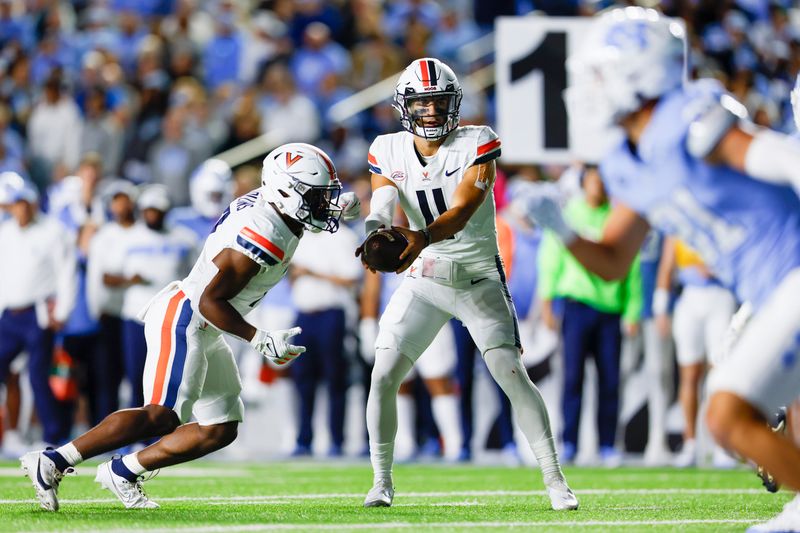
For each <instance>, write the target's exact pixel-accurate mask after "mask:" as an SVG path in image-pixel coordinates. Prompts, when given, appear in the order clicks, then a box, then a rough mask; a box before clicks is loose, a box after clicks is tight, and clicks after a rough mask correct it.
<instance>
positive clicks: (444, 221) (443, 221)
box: [428, 207, 472, 244]
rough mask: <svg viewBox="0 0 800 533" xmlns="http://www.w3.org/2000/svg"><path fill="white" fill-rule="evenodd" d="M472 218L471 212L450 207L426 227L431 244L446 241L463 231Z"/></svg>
mask: <svg viewBox="0 0 800 533" xmlns="http://www.w3.org/2000/svg"><path fill="white" fill-rule="evenodd" d="M471 216H472V211H470V210H468V209H466V208H458V207H452V208H450V209H448V210H447V211H445V212H444V213H442V214H441V215H440V216H439V217H438V218H437V219H436V220H434V221H433V222H431V224H430V225H429V226H428V231H429V232H430V234H431V242H430V243H431V244H433V243H435V242H439V241H443V240H445V239H448V238H450V237H452V236H453V235H455V234H456V233H458V232H459V231H461V230H463V229H464V227H465V226H466V225H467V222H469V219H470V217H471Z"/></svg>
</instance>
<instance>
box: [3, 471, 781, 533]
mask: <svg viewBox="0 0 800 533" xmlns="http://www.w3.org/2000/svg"><path fill="white" fill-rule="evenodd" d="M94 464H96V463H89V464H86V465H81V466H80V467H79V468H78V474H79V475H78V476H74V477H73V476H69V477H67V478H66V479H65V480H64V481H63V482H62V486H61V490H60V494H59V496H60V499H61V501H62V505H61V511H59V512H58V513H49V512H46V511H43V510H40V509H39V508H38V506H37V505H36V504H35V502H34V501H33V488H32V487H31V486H30V484H29V481H28V479H27V478H24V477H22V476H21V474H20V475H19V476H18V475H17V474H16V472H15V469H16V468H18V464H17V463H12V462H0V530H1V531H3V532H5V531H98V530H137V531H141V530H145V529H154V530H161V531H164V530H171V531H174V530H180V529H185V530H186V531H191V532H192V533H202V532H217V531H219V532H228V531H266V530H271V529H287V530H298V531H306V530H325V529H334V530H337V531H347V530H361V531H364V530H366V531H370V530H375V529H378V528H380V530H381V531H393V530H398V531H400V530H403V531H462V530H468V531H499V530H505V529H515V528H518V530H522V529H529V530H530V529H533V528H535V529H537V530H538V531H567V530H574V529H578V530H581V531H609V530H618V529H622V530H624V531H645V530H646V531H651V530H653V529H656V530H657V531H681V532H683V531H744V530H745V529H746V527H747V525H748V524H750V523H757V522H759V521H763V520H765V519H768V518H770V517H772V516H773V515H775V514H776V513H777V512H779V511H780V510H781V508H782V506H783V504H784V503H785V502H786V501H787V500H788V499H789V498H790V497H791V495H790V494H788V493H780V494H778V495H772V494H768V493H767V492H765V491H763V490H762V489H761V488H760V485H759V482H758V479H757V478H756V477H755V476H754V475H753V474H752V473H750V472H749V471H744V470H738V471H711V470H672V469H645V468H623V469H618V470H603V469H590V468H572V469H568V470H567V472H566V473H567V477H568V479H569V481H570V484H571V486H572V487H573V489H574V490H575V491H576V493H577V495H578V498H579V499H580V504H581V508H580V509H579V510H578V511H574V512H555V511H552V510H550V508H549V502H548V500H547V497H546V496H545V494H544V492H543V491H542V489H543V486H542V483H541V481H540V478H539V475H538V472H532V471H531V470H529V469H526V468H502V467H478V466H449V465H442V466H437V465H401V466H397V467H396V468H395V485H396V488H397V495H396V496H395V501H394V503H395V505H394V506H393V507H392V508H389V509H365V508H363V507H362V505H361V503H362V501H363V496H364V494H365V493H366V491H367V489H368V488H369V486H370V482H371V471H370V468H369V465H368V464H367V463H362V464H344V463H313V462H304V463H301V462H287V463H273V464H240V463H231V464H221V463H210V462H195V463H190V464H189V465H183V466H182V467H178V468H177V469H175V468H173V469H165V470H164V471H163V472H162V473H161V475H160V476H159V477H158V478H157V479H155V480H152V481H150V482H148V483H146V485H145V486H146V488H147V491H148V494H149V495H150V497H151V498H153V499H154V500H156V501H158V502H160V503H161V508H160V509H157V510H148V511H140V510H125V509H124V508H122V506H121V504H120V503H119V502H117V501H116V500H115V499H112V498H113V496H112V495H111V494H110V493H109V492H107V491H103V490H101V489H100V488H99V486H97V485H96V484H95V483H94V482H93V479H94V468H93V466H94ZM20 472H21V471H20ZM559 524H561V525H559Z"/></svg>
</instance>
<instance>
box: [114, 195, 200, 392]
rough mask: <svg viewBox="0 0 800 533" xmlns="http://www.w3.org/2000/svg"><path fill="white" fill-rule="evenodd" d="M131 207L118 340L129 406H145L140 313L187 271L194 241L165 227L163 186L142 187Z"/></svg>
mask: <svg viewBox="0 0 800 533" xmlns="http://www.w3.org/2000/svg"><path fill="white" fill-rule="evenodd" d="M136 205H137V206H138V208H139V211H140V213H141V222H138V223H136V224H135V225H134V227H133V229H131V231H130V232H127V233H126V234H125V253H124V259H123V262H122V276H123V277H124V279H125V280H127V285H128V288H127V290H126V291H125V298H124V301H123V304H122V318H123V320H124V322H123V325H122V342H123V344H124V347H125V348H124V354H125V376H126V378H127V379H128V382H129V383H130V385H131V394H132V397H131V403H130V406H131V407H141V406H143V405H144V397H143V396H142V395H143V392H142V374H143V372H144V362H145V358H146V356H147V345H146V344H145V338H144V324H143V323H142V322H141V320H140V319H139V318H138V317H139V313H140V312H141V311H142V310H143V309H144V308H145V307H146V305H147V303H148V302H150V300H152V298H153V297H154V296H155V295H156V294H157V293H158V291H159V290H161V289H162V288H163V287H165V286H166V285H167V284H168V283H170V282H171V281H174V280H176V279H183V277H184V276H186V275H187V274H188V273H189V269H190V267H191V265H192V263H193V261H194V259H195V257H194V255H195V242H196V240H195V237H194V235H192V234H191V233H189V232H188V231H187V230H186V229H183V228H175V229H170V228H167V227H166V225H165V224H164V221H165V219H166V216H167V213H168V212H169V210H170V207H171V205H170V200H169V193H168V191H167V189H166V188H165V187H164V186H163V185H151V186H149V187H147V188H145V189H144V190H143V191H142V192H141V194H140V195H139V198H138V200H137V202H136Z"/></svg>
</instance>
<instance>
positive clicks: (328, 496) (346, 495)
mask: <svg viewBox="0 0 800 533" xmlns="http://www.w3.org/2000/svg"><path fill="white" fill-rule="evenodd" d="M575 492H576V494H577V495H579V496H580V495H592V496H614V495H628V494H634V495H641V496H647V495H667V494H670V495H701V494H705V495H732V494H767V493H766V492H765V491H764V489H754V488H753V489H586V490H577V491H575ZM364 494H365V493H362V492H343V493H325V494H281V495H263V496H167V497H154V498H153V499H154V500H155V501H158V502H185V501H198V502H200V501H203V502H223V503H234V504H235V503H239V502H246V503H251V502H270V501H276V500H277V501H304V500H335V499H350V498H363V497H364ZM546 494H547V492H545V491H543V490H464V491H447V492H399V493H398V494H397V496H398V497H402V498H453V497H470V496H489V497H491V496H520V497H523V496H545V495H546ZM59 501H60V502H61V503H66V504H89V503H106V502H115V501H117V500H116V499H113V498H86V499H62V500H59ZM23 503H35V500H34V499H33V498H29V499H17V500H10V499H8V500H0V504H3V505H5V504H23Z"/></svg>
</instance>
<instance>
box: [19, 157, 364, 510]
mask: <svg viewBox="0 0 800 533" xmlns="http://www.w3.org/2000/svg"><path fill="white" fill-rule="evenodd" d="M289 169H291V172H290V171H289ZM340 191H341V185H340V183H339V179H338V178H337V177H336V170H335V169H334V167H333V163H332V162H331V160H330V158H329V157H328V156H327V155H326V154H325V153H324V152H322V151H320V150H319V149H318V148H316V147H314V146H311V145H307V144H301V143H291V144H288V145H283V146H280V147H278V148H276V149H275V150H273V151H272V152H270V153H269V154H268V155H267V157H266V158H265V159H264V167H263V170H262V186H261V187H260V188H259V189H258V190H257V191H254V192H253V193H250V194H247V195H245V196H241V197H239V198H237V199H236V200H235V201H234V202H233V203H231V205H230V206H228V208H227V209H226V210H225V213H223V215H222V216H221V217H220V220H219V222H218V224H217V227H216V228H215V229H214V231H213V232H212V233H211V235H209V237H208V239H207V240H206V243H205V245H204V246H203V250H202V252H201V254H200V257H199V259H198V260H197V262H196V263H195V265H194V267H193V268H192V271H191V272H190V273H189V275H188V276H186V277H185V278H183V279H182V280H181V281H173V282H170V283H168V284H167V285H166V286H165V287H164V288H163V289H162V290H161V291H160V292H159V293H158V294H157V295H156V296H155V297H154V298H153V299H152V300H150V301H149V302H148V303H147V305H146V306H145V307H144V309H142V310H141V312H140V314H139V317H140V318H142V319H143V320H144V322H145V335H146V338H147V345H148V353H147V361H146V366H145V371H144V379H143V381H144V392H145V397H146V398H148V404H147V405H146V406H144V407H140V408H135V409H122V410H120V411H117V412H116V413H113V414H111V415H109V416H108V417H107V418H106V419H105V420H104V421H103V422H101V423H100V424H98V425H97V426H95V427H94V428H93V429H91V430H89V431H88V432H87V433H85V434H83V435H81V436H80V437H78V438H77V439H75V440H74V441H72V442H70V443H68V444H65V445H64V446H61V447H59V448H58V449H56V450H41V451H31V452H28V453H27V454H25V455H24V456H23V457H22V458H21V459H20V460H21V462H22V466H23V469H24V470H25V473H26V475H27V476H28V478H29V479H30V480H31V483H32V484H33V487H34V489H35V491H36V496H37V498H38V500H39V504H40V505H41V507H42V508H44V509H46V510H48V511H57V510H58V508H59V502H58V492H57V491H58V487H59V484H60V482H61V480H62V479H63V477H64V475H65V474H66V473H67V472H69V471H70V469H72V468H73V467H74V466H75V465H76V464H78V463H81V462H82V461H84V460H85V459H89V458H91V457H95V456H97V455H100V454H103V453H107V452H109V451H111V450H115V449H117V448H119V447H121V446H125V445H129V444H132V443H134V442H136V441H139V440H141V439H144V438H150V437H162V438H161V440H159V441H158V442H156V443H155V444H152V445H150V446H148V447H147V448H145V449H144V450H141V451H140V452H137V453H131V454H127V455H125V456H124V457H121V458H114V459H112V460H111V461H107V462H105V463H102V464H101V465H100V466H98V468H97V477H96V478H95V481H97V482H98V483H100V485H101V486H102V487H103V488H106V489H108V490H110V491H111V492H112V493H113V494H114V495H115V496H117V498H118V499H119V500H120V501H121V502H122V503H123V504H124V505H125V507H126V508H128V509H133V508H135V509H153V508H156V507H158V504H156V503H155V502H153V501H152V500H150V499H149V498H148V497H147V495H146V494H145V492H144V489H143V488H142V484H141V481H142V479H141V478H142V475H143V474H144V473H146V472H148V471H153V470H156V469H159V468H164V467H167V466H171V465H176V464H180V463H185V462H187V461H191V460H192V459H196V458H199V457H203V456H204V455H207V454H209V453H211V452H214V451H216V450H219V449H221V448H224V447H225V446H227V445H228V444H230V443H231V442H233V440H234V439H235V438H236V435H237V433H238V426H239V423H240V422H241V421H242V419H243V414H244V413H243V411H244V405H243V404H242V400H241V397H240V394H241V390H242V383H241V378H240V377H239V371H238V368H237V366H236V362H235V360H234V358H233V353H232V351H231V349H230V347H229V346H228V344H227V342H225V339H224V337H223V332H225V333H228V334H230V335H233V336H235V337H238V338H240V339H242V340H245V341H248V342H249V343H250V345H251V346H253V348H255V350H256V351H257V352H259V353H260V354H261V355H263V356H264V357H266V358H267V359H268V360H270V361H272V362H274V363H277V364H286V363H288V362H289V361H291V360H293V359H294V358H296V357H297V356H299V355H300V354H301V353H303V352H304V351H305V347H303V346H295V345H293V344H290V343H289V339H290V338H291V337H293V336H294V335H297V334H298V333H300V328H292V329H289V330H277V331H265V330H261V329H258V328H256V327H255V326H253V325H252V324H250V323H248V322H247V321H246V320H244V318H243V315H244V314H247V313H248V312H249V311H250V310H251V309H253V308H254V307H255V306H256V305H258V303H259V302H260V301H261V299H262V298H263V297H264V295H265V294H266V292H267V291H269V290H270V289H271V288H272V287H274V286H275V284H277V283H278V281H280V279H281V278H283V276H284V274H285V273H286V271H287V270H288V268H289V262H290V261H291V259H292V255H293V254H294V251H295V248H296V247H297V243H298V241H299V239H300V237H301V236H302V235H303V231H304V229H308V230H309V231H312V232H318V231H328V232H331V233H333V232H335V231H336V230H337V229H338V226H339V217H340V216H341V217H344V218H345V219H350V218H354V217H355V216H358V213H359V209H360V205H359V202H358V198H357V197H356V196H355V195H354V194H352V193H345V194H343V195H341V196H339V192H340ZM139 201H140V203H142V204H144V205H147V202H146V201H145V200H143V199H142V197H140V199H139ZM337 201H338V203H337ZM144 216H145V217H147V214H146V213H145V214H144ZM193 418H194V420H196V422H190V420H192V419H193Z"/></svg>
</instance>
